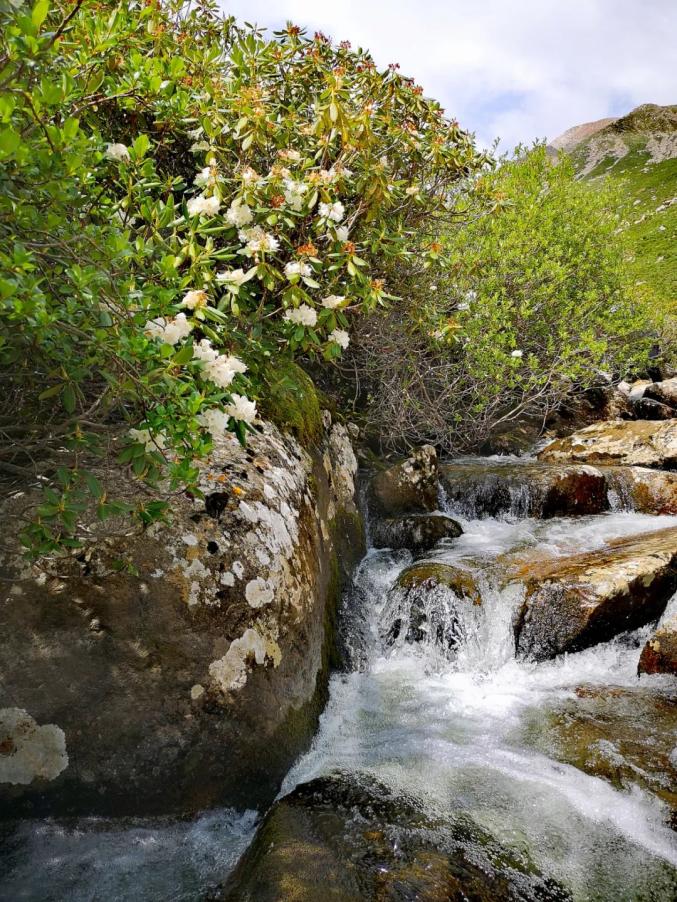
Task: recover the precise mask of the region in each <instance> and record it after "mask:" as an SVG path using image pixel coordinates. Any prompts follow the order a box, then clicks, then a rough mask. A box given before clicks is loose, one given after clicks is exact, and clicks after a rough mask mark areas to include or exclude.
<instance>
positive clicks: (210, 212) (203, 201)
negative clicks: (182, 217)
mask: <svg viewBox="0 0 677 902" xmlns="http://www.w3.org/2000/svg"><path fill="white" fill-rule="evenodd" d="M220 206H221V201H220V200H219V199H218V197H205V196H204V194H199V195H198V196H197V197H191V199H190V200H189V201H188V204H187V207H188V215H189V216H216V214H217V213H218V212H219V207H220Z"/></svg>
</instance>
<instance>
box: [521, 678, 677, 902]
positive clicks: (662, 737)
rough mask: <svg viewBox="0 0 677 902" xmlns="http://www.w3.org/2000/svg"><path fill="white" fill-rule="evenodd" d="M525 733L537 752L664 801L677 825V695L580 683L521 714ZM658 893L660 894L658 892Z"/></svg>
mask: <svg viewBox="0 0 677 902" xmlns="http://www.w3.org/2000/svg"><path fill="white" fill-rule="evenodd" d="M522 729H523V731H524V738H525V740H526V741H527V742H528V743H529V744H535V745H536V747H537V748H538V750H539V751H541V752H542V753H544V754H546V755H549V756H552V757H554V758H556V759H558V760H559V761H563V762H565V763H566V764H571V765H573V766H574V767H577V768H578V769H579V770H581V771H583V772H584V773H587V774H591V775H592V776H595V777H601V778H602V779H604V780H606V781H608V782H609V783H611V784H612V785H613V786H614V787H615V788H616V789H620V790H625V791H626V792H631V791H633V790H634V789H636V787H639V788H640V789H641V790H642V791H644V792H648V793H651V794H652V795H654V796H656V797H657V798H658V799H660V801H661V802H662V803H663V804H664V805H665V806H666V808H665V816H666V820H667V821H668V822H669V823H671V825H672V826H673V827H675V828H677V757H676V756H675V755H674V754H673V750H674V748H675V745H676V744H677V698H675V696H674V693H670V692H661V691H660V690H658V691H656V690H653V689H652V690H648V689H645V688H642V687H638V688H636V689H626V688H620V687H617V686H610V687H607V686H591V685H581V686H579V687H578V688H577V689H576V697H575V698H570V699H566V700H564V701H562V702H560V703H557V704H555V705H553V706H552V707H548V708H546V709H542V708H539V709H533V710H532V711H531V712H527V714H526V715H525V718H524V726H523V728H522ZM657 898H660V897H657Z"/></svg>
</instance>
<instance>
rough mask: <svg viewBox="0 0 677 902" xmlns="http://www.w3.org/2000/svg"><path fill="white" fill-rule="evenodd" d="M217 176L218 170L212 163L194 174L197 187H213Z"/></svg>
mask: <svg viewBox="0 0 677 902" xmlns="http://www.w3.org/2000/svg"><path fill="white" fill-rule="evenodd" d="M218 177H219V170H218V169H217V168H216V166H215V165H214V164H212V165H211V166H205V168H204V169H201V170H200V171H199V172H198V174H197V175H196V176H195V184H196V185H197V187H198V188H213V187H214V185H215V184H216V182H217V180H218Z"/></svg>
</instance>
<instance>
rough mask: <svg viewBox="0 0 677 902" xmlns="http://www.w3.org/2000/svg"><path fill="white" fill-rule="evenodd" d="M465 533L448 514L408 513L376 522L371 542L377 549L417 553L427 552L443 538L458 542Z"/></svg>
mask: <svg viewBox="0 0 677 902" xmlns="http://www.w3.org/2000/svg"><path fill="white" fill-rule="evenodd" d="M462 533H463V529H462V528H461V525H460V523H457V522H456V520H453V519H452V518H451V517H448V516H447V515H446V514H441V513H437V514H409V516H405V517H384V518H383V519H378V520H376V521H375V522H374V523H373V524H372V528H371V535H370V539H371V544H372V545H373V546H374V548H395V549H399V548H409V549H410V550H411V551H414V552H416V553H418V552H421V551H428V550H429V549H431V548H432V547H433V546H434V545H436V544H437V543H438V542H439V541H440V540H441V539H456V538H458V536H460V535H462Z"/></svg>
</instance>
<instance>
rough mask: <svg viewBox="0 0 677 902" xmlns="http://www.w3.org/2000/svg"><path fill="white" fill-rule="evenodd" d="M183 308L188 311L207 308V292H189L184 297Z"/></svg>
mask: <svg viewBox="0 0 677 902" xmlns="http://www.w3.org/2000/svg"><path fill="white" fill-rule="evenodd" d="M181 306H182V307H186V308H188V310H196V309H197V308H199V307H206V306H207V292H206V291H203V290H200V289H199V290H197V291H189V292H187V293H186V294H185V295H184V298H183V300H182V301H181Z"/></svg>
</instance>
